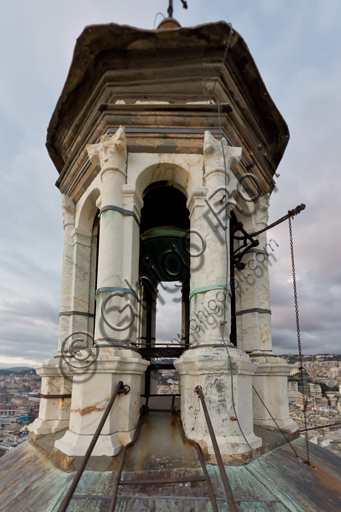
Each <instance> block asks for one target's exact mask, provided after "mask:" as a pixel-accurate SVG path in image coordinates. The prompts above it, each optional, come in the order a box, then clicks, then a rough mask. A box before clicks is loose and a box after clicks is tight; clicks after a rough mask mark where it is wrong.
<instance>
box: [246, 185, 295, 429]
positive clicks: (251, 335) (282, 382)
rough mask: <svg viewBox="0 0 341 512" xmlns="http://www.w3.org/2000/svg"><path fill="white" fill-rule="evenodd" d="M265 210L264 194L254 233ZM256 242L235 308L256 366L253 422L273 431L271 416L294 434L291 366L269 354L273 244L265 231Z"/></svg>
mask: <svg viewBox="0 0 341 512" xmlns="http://www.w3.org/2000/svg"><path fill="white" fill-rule="evenodd" d="M268 208H269V195H268V194H267V195H265V196H261V198H260V199H259V200H258V201H257V203H256V205H255V213H254V221H255V230H256V231H260V230H262V229H264V228H266V227H267V225H268V218H269V215H268ZM257 239H258V240H259V246H258V247H257V248H256V249H255V250H253V251H252V252H250V253H249V254H247V255H245V256H244V258H243V262H244V263H245V265H246V267H245V270H244V271H243V273H244V274H245V275H246V279H245V280H244V281H243V282H242V283H240V284H241V286H240V291H239V301H238V302H239V308H240V309H239V308H238V309H237V319H238V320H237V330H239V332H240V336H238V338H239V339H240V338H241V344H242V348H243V349H244V350H246V351H247V352H248V354H249V356H250V358H251V360H253V361H255V362H256V363H257V365H258V366H257V370H256V372H255V375H254V376H253V386H254V390H253V420H254V423H256V424H257V425H260V426H262V427H265V428H268V429H276V428H277V427H276V424H275V422H274V421H273V419H272V418H271V415H272V416H273V417H274V419H275V420H276V422H277V424H278V425H279V426H280V428H282V429H283V430H285V431H286V432H288V433H292V432H295V431H297V430H298V428H299V426H298V425H297V423H295V421H294V420H293V419H292V418H290V416H289V398H288V375H289V373H290V371H291V366H290V365H288V364H287V363H286V361H284V360H283V359H281V358H280V357H276V356H274V354H273V351H272V334H271V312H270V287H269V268H268V265H269V258H271V257H272V253H273V252H274V250H275V248H276V245H275V242H274V241H272V243H271V244H268V243H267V235H266V232H264V233H261V234H260V235H259V236H258V237H257ZM273 261H275V260H274V259H273ZM238 313H239V314H238ZM256 391H257V392H256ZM259 397H260V398H259ZM262 402H264V404H265V405H266V407H265V406H264V405H263V403H262ZM267 409H268V410H269V411H270V413H271V414H270V413H269V412H268V410H267Z"/></svg>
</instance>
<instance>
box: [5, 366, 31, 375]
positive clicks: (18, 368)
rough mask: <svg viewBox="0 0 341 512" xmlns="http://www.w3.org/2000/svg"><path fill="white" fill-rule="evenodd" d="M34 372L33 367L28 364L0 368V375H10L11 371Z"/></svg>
mask: <svg viewBox="0 0 341 512" xmlns="http://www.w3.org/2000/svg"><path fill="white" fill-rule="evenodd" d="M29 372H34V373H36V371H35V369H34V368H30V367H29V366H15V367H14V368H0V375H10V374H11V373H22V374H25V373H29Z"/></svg>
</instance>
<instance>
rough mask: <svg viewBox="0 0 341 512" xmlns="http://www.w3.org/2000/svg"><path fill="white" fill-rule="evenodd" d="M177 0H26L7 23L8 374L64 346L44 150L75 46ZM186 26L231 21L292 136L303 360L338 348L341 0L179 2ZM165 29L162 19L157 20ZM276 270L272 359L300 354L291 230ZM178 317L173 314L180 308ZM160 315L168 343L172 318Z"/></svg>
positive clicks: (282, 230) (282, 183) (54, 198)
mask: <svg viewBox="0 0 341 512" xmlns="http://www.w3.org/2000/svg"><path fill="white" fill-rule="evenodd" d="M167 6H168V1H167V0H144V1H142V0H126V1H125V2H119V1H117V0H110V1H109V0H82V1H80V0H67V1H66V0H59V1H58V2H55V1H52V0H30V2H27V0H16V1H15V2H3V5H2V8H1V18H0V69H1V74H0V155H1V159H0V175H1V201H0V209H1V211H0V223H1V235H2V236H1V238H2V241H1V250H0V367H2V368H6V367H12V366H16V365H18V366H34V365H35V364H37V362H41V361H43V360H44V359H46V358H48V357H53V356H54V354H55V351H56V346H57V336H58V312H59V294H60V276H61V264H62V251H63V228H62V215H61V194H60V192H59V190H58V189H57V188H56V187H55V185H54V183H55V181H56V179H57V177H58V173H57V171H56V169H55V168H54V165H53V163H52V161H51V160H50V159H49V156H48V154H47V151H46V149H45V140H46V129H47V126H48V123H49V121H50V118H51V115H52V113H53V110H54V108H55V105H56V102H57V100H58V98H59V95H60V93H61V91H62V87H63V85H64V82H65V79H66V76H67V73H68V69H69V66H70V63H71V58H72V53H73V49H74V45H75V42H76V38H77V37H78V36H79V35H80V34H81V32H82V30H83V28H84V27H85V26H86V25H90V24H97V23H109V22H115V23H120V24H127V25H132V26H138V27H141V28H148V29H153V28H154V22H155V15H156V14H157V12H159V11H160V12H162V13H163V14H164V15H166V14H167V13H166V10H167ZM174 7H175V18H177V19H178V20H179V22H180V23H181V25H182V26H193V25H197V24H201V23H206V22H213V21H219V20H224V21H227V22H230V23H232V25H233V27H234V28H235V29H236V30H237V31H238V32H239V33H240V34H241V35H242V37H243V38H244V40H245V41H246V43H247V45H248V47H249V49H250V51H251V53H252V55H253V57H254V59H255V62H256V64H257V66H258V69H259V70H260V73H261V75H262V77H263V80H264V82H265V84H266V86H267V89H268V91H269V93H270V95H271V97H272V98H273V100H274V101H275V103H276V105H277V107H278V109H279V110H280V112H281V113H282V115H283V117H284V119H285V120H286V122H287V123H288V126H289V130H290V134H291V137H290V141H289V145H288V147H287V150H286V152H285V154H284V158H283V160H282V162H281V164H280V166H279V168H278V171H277V172H278V173H279V174H280V177H279V178H278V179H277V191H276V192H274V193H273V194H272V198H271V207H270V221H274V220H276V219H277V218H279V217H281V216H282V215H284V214H285V213H286V212H287V210H288V209H291V208H294V207H295V206H296V205H298V204H300V203H302V202H303V203H305V204H306V205H307V208H306V210H305V211H304V212H303V213H301V214H300V215H299V216H298V217H297V218H295V220H294V221H293V229H294V239H295V240H294V244H295V256H296V270H297V279H298V281H297V286H298V297H299V305H300V321H301V335H302V347H303V352H304V353H306V354H315V353H329V352H335V353H341V339H340V328H341V314H340V287H341V266H340V264H339V255H340V253H341V242H340V215H339V212H338V208H339V204H340V200H339V195H340V191H341V173H340V163H339V155H338V149H339V143H340V142H339V141H340V132H341V130H340V112H341V94H340V90H341V54H340V48H341V31H340V29H339V20H340V19H341V3H340V1H339V0H238V1H236V0H233V1H232V0H224V1H222V0H211V1H210V2H208V1H207V0H188V7H189V8H188V10H187V11H185V10H183V9H182V7H181V3H180V0H174ZM160 20H161V17H160V16H159V18H158V21H160ZM269 238H272V239H274V240H275V241H276V243H277V244H278V247H277V246H276V249H275V252H274V255H275V257H276V261H273V265H272V267H271V270H270V272H271V273H270V276H271V303H272V305H271V309H272V326H273V344H274V351H275V352H276V353H278V354H280V353H288V352H291V353H295V352H297V341H296V333H295V316H294V308H293V290H292V281H291V264H290V252H289V239H288V226H287V223H285V224H282V225H280V226H278V227H276V228H274V229H273V230H272V231H271V233H270V234H269ZM170 308H173V309H174V306H173V305H171V306H170ZM169 311H170V310H169V308H168V312H167V311H166V310H162V308H160V311H159V314H160V315H161V317H160V318H163V319H164V322H163V325H164V327H163V328H162V329H161V331H160V337H161V338H163V339H170V338H171V337H173V336H174V335H175V334H176V333H173V332H172V331H171V329H172V314H173V313H172V311H171V312H169Z"/></svg>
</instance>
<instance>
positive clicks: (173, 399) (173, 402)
mask: <svg viewBox="0 0 341 512" xmlns="http://www.w3.org/2000/svg"><path fill="white" fill-rule="evenodd" d="M174 404H175V396H173V398H172V405H171V413H172V414H174Z"/></svg>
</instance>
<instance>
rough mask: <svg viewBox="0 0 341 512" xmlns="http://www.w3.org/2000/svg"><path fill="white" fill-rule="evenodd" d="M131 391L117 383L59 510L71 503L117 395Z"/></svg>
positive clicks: (63, 509) (61, 510)
mask: <svg viewBox="0 0 341 512" xmlns="http://www.w3.org/2000/svg"><path fill="white" fill-rule="evenodd" d="M129 391H130V388H129V386H125V385H124V384H123V382H122V381H120V382H119V383H118V384H117V386H116V388H115V390H114V393H113V395H112V397H111V399H110V401H109V403H108V405H107V408H106V409H105V411H104V414H103V416H102V419H101V421H100V422H99V425H98V427H97V429H96V432H95V434H94V436H93V438H92V440H91V443H90V445H89V448H88V449H87V451H86V453H85V455H84V457H83V460H82V463H81V466H80V468H79V469H78V471H77V473H76V474H75V477H74V479H73V482H72V484H71V486H70V489H69V490H68V493H67V494H66V496H65V497H64V499H63V501H62V503H61V505H60V507H59V509H58V512H65V511H66V510H67V508H68V506H69V504H70V501H71V499H72V496H73V494H74V492H75V490H76V488H77V485H78V483H79V480H80V479H81V476H82V474H83V472H84V470H85V468H86V465H87V463H88V461H89V459H90V456H91V453H92V452H93V449H94V448H95V445H96V443H97V441H98V438H99V436H100V433H101V432H102V429H103V427H104V423H105V422H106V420H107V418H108V416H109V413H110V411H111V408H112V406H113V405H114V402H115V400H116V398H117V395H118V394H120V393H124V394H127V393H129Z"/></svg>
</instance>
